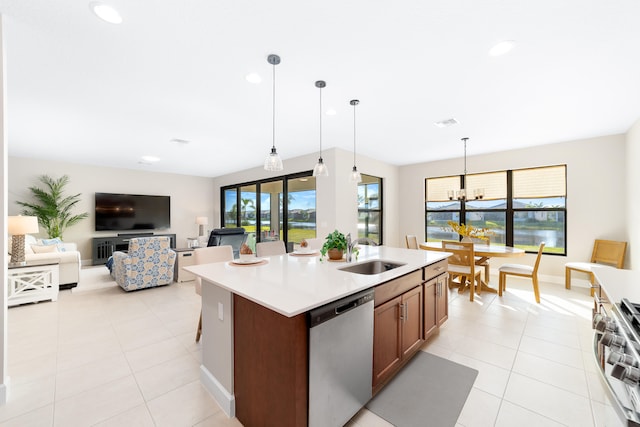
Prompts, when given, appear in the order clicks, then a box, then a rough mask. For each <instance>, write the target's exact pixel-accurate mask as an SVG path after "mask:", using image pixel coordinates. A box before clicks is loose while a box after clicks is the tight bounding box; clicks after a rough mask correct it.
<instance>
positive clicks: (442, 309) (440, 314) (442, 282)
mask: <svg viewBox="0 0 640 427" xmlns="http://www.w3.org/2000/svg"><path fill="white" fill-rule="evenodd" d="M448 276H449V275H448V274H442V275H440V276H438V277H437V281H438V285H437V288H436V289H437V292H436V295H437V298H436V301H437V302H436V304H437V305H436V316H437V317H436V319H437V323H438V326H440V325H442V324H443V323H444V322H445V320H447V319H448V318H449V288H448V287H447V281H448Z"/></svg>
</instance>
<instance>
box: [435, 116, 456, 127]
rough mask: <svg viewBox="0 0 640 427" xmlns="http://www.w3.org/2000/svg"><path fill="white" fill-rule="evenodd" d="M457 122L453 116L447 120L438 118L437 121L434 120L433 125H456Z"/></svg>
mask: <svg viewBox="0 0 640 427" xmlns="http://www.w3.org/2000/svg"><path fill="white" fill-rule="evenodd" d="M458 123H459V122H458V121H457V120H456V119H454V118H453V117H452V118H450V119H447V120H440V121H439V122H435V123H434V125H436V126H438V127H439V128H448V127H449V126H453V125H457V124H458Z"/></svg>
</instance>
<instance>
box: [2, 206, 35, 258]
mask: <svg viewBox="0 0 640 427" xmlns="http://www.w3.org/2000/svg"><path fill="white" fill-rule="evenodd" d="M7 219H8V221H7V231H8V232H9V234H11V236H12V237H11V261H10V262H9V265H11V266H16V265H26V264H27V262H26V261H25V260H24V235H25V234H31V233H37V232H38V231H39V230H38V217H35V216H22V215H17V216H10V217H8V218H7Z"/></svg>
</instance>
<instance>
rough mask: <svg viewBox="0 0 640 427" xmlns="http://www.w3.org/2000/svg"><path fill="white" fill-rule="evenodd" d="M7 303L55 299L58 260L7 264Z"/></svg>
mask: <svg viewBox="0 0 640 427" xmlns="http://www.w3.org/2000/svg"><path fill="white" fill-rule="evenodd" d="M8 275H9V277H8V281H7V293H8V295H7V305H8V306H9V307H12V306H14V305H19V304H24V303H27V302H38V301H45V300H51V301H57V300H58V289H59V285H60V278H59V270H58V262H57V261H53V262H51V261H47V262H41V263H28V264H27V265H21V266H9V274H8Z"/></svg>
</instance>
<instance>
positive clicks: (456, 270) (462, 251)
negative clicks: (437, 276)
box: [442, 240, 482, 301]
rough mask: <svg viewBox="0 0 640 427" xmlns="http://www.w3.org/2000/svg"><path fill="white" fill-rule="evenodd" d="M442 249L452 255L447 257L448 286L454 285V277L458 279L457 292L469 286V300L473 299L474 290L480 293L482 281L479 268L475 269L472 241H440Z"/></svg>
mask: <svg viewBox="0 0 640 427" xmlns="http://www.w3.org/2000/svg"><path fill="white" fill-rule="evenodd" d="M442 250H443V251H446V252H450V253H452V254H453V255H452V256H450V257H449V259H448V272H449V287H453V286H454V283H455V282H454V279H456V278H458V279H459V280H460V287H459V289H458V292H462V291H464V289H465V288H466V287H467V286H469V301H473V299H474V296H475V293H476V291H477V292H478V293H480V290H481V289H482V281H481V280H480V270H479V269H476V268H475V267H476V265H475V256H474V253H473V242H453V241H448V240H443V241H442Z"/></svg>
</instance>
